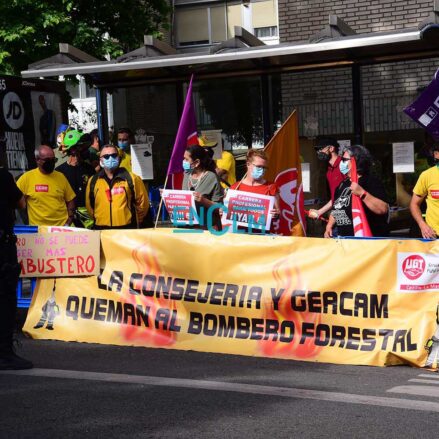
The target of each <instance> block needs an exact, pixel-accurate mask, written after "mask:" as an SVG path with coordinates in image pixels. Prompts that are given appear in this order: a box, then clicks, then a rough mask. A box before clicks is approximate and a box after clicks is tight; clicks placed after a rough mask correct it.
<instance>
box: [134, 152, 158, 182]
mask: <svg viewBox="0 0 439 439" xmlns="http://www.w3.org/2000/svg"><path fill="white" fill-rule="evenodd" d="M131 160H132V169H133V172H134V174H136V175H138V176H139V177H140V178H141V179H142V180H152V179H153V178H154V168H153V163H152V144H151V143H139V144H134V145H131Z"/></svg>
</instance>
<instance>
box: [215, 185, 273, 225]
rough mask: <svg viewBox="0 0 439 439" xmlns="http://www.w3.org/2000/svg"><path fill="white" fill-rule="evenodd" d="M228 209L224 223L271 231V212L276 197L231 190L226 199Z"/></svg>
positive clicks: (224, 215)
mask: <svg viewBox="0 0 439 439" xmlns="http://www.w3.org/2000/svg"><path fill="white" fill-rule="evenodd" d="M224 205H225V206H226V209H225V210H224V212H223V216H222V223H223V225H227V224H229V223H234V224H236V225H238V226H243V227H249V226H250V225H251V226H252V227H253V228H255V229H264V230H270V226H271V213H270V212H271V210H272V209H273V206H274V197H272V196H269V195H260V194H255V193H253V192H245V191H235V190H232V189H229V190H228V191H227V195H226V198H224Z"/></svg>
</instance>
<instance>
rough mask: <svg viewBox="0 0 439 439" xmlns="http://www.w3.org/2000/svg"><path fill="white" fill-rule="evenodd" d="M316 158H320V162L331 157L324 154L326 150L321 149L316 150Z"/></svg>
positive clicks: (326, 160)
mask: <svg viewBox="0 0 439 439" xmlns="http://www.w3.org/2000/svg"><path fill="white" fill-rule="evenodd" d="M317 158H318V159H319V160H321V161H322V162H328V161H329V159H330V158H331V155H330V154H326V152H323V151H317Z"/></svg>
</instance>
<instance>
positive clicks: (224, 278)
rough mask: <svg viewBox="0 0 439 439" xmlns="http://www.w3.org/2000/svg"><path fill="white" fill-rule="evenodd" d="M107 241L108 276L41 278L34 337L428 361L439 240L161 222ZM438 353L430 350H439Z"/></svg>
mask: <svg viewBox="0 0 439 439" xmlns="http://www.w3.org/2000/svg"><path fill="white" fill-rule="evenodd" d="M101 245H102V254H101V264H102V268H101V275H100V276H89V277H82V278H57V279H56V280H55V279H44V280H40V281H39V284H38V287H37V291H36V294H35V295H34V298H33V301H32V304H31V308H30V310H29V314H28V318H27V321H26V324H25V327H24V331H25V332H26V333H28V334H29V335H31V336H32V337H33V338H42V339H48V338H50V339H58V340H66V341H81V342H92V343H104V344H117V345H134V346H147V347H160V348H170V349H183V350H196V351H204V352H220V353H228V354H241V355H255V356H263V357H276V358H284V359H294V360H307V361H321V362H330V363H341V364H368V365H379V366H383V365H390V364H399V363H410V364H413V365H418V366H424V365H425V363H426V361H427V357H428V352H427V350H426V349H425V347H424V346H425V345H426V343H427V342H428V340H431V339H432V336H433V335H434V334H435V332H436V331H437V326H438V323H437V318H436V309H437V305H438V301H439V292H438V279H439V274H438V273H439V256H438V254H439V241H432V242H421V241H416V240H407V241H397V240H349V239H345V240H325V239H317V238H294V237H291V238H290V237H272V236H248V235H234V234H229V235H227V236H222V237H216V236H213V235H211V234H209V233H204V234H197V235H192V234H175V233H172V230H170V229H157V230H141V231H135V230H133V231H125V230H124V231H115V230H114V231H104V232H101ZM48 327H49V329H50V330H48ZM438 335H439V334H438ZM430 344H431V343H430ZM434 348H435V347H434V346H433V350H431V349H430V354H431V355H436V354H434V352H436V351H439V349H437V348H436V350H434ZM431 355H430V356H431ZM438 355H439V354H438ZM430 360H431V358H430ZM433 360H434V361H435V362H436V361H437V359H433Z"/></svg>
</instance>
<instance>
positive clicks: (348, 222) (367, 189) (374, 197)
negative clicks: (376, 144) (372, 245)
mask: <svg viewBox="0 0 439 439" xmlns="http://www.w3.org/2000/svg"><path fill="white" fill-rule="evenodd" d="M352 159H354V160H355V163H356V166H357V172H358V177H359V180H358V183H355V182H353V181H351V169H352V162H351V161H352ZM371 164H372V156H371V155H370V152H369V151H368V150H367V149H366V148H365V147H364V146H362V145H353V146H350V147H348V148H346V149H345V150H344V152H343V155H342V159H341V162H340V171H341V173H342V174H343V175H346V176H347V177H349V178H347V179H346V180H343V181H342V182H341V183H340V185H339V186H338V188H337V189H336V190H335V194H334V203H333V208H332V211H331V214H330V216H329V221H328V224H327V226H326V230H325V234H324V236H325V238H332V237H333V228H334V227H335V226H337V231H338V236H355V234H354V221H353V219H352V195H354V196H357V197H359V198H360V200H361V201H362V204H363V208H364V211H365V214H366V218H367V222H368V224H369V227H370V230H371V232H372V236H381V237H385V236H388V234H389V228H388V214H389V205H388V203H387V201H386V200H387V196H386V192H385V190H384V186H383V184H382V183H381V181H380V180H378V179H377V178H375V177H374V176H373V175H370V167H371Z"/></svg>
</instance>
